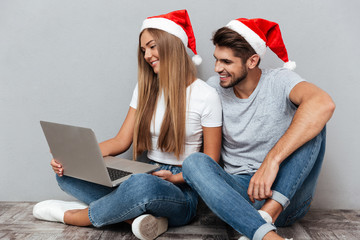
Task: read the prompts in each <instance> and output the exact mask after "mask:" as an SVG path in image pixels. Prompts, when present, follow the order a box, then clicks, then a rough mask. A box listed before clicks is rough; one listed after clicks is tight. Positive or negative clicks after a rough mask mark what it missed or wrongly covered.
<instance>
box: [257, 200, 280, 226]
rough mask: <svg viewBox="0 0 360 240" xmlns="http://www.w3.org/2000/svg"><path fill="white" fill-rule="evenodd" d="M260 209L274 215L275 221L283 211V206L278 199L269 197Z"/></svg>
mask: <svg viewBox="0 0 360 240" xmlns="http://www.w3.org/2000/svg"><path fill="white" fill-rule="evenodd" d="M260 210H262V211H265V212H267V213H268V214H269V215H270V216H271V217H272V220H273V222H275V221H276V219H277V218H278V217H279V215H280V213H281V212H282V210H283V207H282V205H281V204H280V203H278V202H277V201H275V200H273V199H268V200H266V202H265V204H264V205H263V206H262V208H261V209H260Z"/></svg>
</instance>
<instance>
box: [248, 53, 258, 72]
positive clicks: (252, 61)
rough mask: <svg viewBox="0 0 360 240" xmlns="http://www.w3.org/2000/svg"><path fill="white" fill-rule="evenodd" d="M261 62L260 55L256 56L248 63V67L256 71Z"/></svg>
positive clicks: (250, 58)
mask: <svg viewBox="0 0 360 240" xmlns="http://www.w3.org/2000/svg"><path fill="white" fill-rule="evenodd" d="M259 61H260V56H259V55H258V54H254V55H252V56H251V57H249V59H248V60H247V61H246V65H247V67H248V68H249V69H254V68H255V67H256V66H257V65H258V62H259Z"/></svg>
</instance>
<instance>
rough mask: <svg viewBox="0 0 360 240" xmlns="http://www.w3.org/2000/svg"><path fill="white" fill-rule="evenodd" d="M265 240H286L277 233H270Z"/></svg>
mask: <svg viewBox="0 0 360 240" xmlns="http://www.w3.org/2000/svg"><path fill="white" fill-rule="evenodd" d="M263 240H284V238H282V237H280V236H279V235H278V234H277V233H276V232H274V231H270V232H268V233H267V234H266V235H265V236H264V238H263Z"/></svg>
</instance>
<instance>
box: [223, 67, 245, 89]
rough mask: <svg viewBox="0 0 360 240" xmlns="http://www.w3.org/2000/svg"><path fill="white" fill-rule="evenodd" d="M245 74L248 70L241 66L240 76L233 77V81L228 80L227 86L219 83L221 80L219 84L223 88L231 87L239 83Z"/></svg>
mask: <svg viewBox="0 0 360 240" xmlns="http://www.w3.org/2000/svg"><path fill="white" fill-rule="evenodd" d="M247 75H248V72H247V70H246V68H243V70H242V72H241V75H240V77H238V78H237V79H235V81H232V82H230V83H229V85H227V86H223V85H221V82H220V85H221V86H222V87H223V88H232V87H234V86H236V85H237V84H238V83H240V82H241V81H242V80H244V79H245V78H246V77H247Z"/></svg>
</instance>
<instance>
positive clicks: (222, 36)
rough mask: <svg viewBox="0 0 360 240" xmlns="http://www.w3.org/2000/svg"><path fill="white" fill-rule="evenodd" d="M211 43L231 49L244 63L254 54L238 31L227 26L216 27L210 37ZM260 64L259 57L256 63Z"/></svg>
mask: <svg viewBox="0 0 360 240" xmlns="http://www.w3.org/2000/svg"><path fill="white" fill-rule="evenodd" d="M212 41H213V44H214V45H218V46H220V47H228V48H230V49H232V50H233V52H234V55H235V57H239V58H241V60H242V61H243V63H244V64H245V62H246V60H248V59H249V58H250V57H251V56H252V55H254V54H256V52H255V50H254V49H253V48H252V47H251V45H250V44H249V43H248V42H247V41H246V40H245V38H243V37H242V36H241V35H240V34H239V33H237V32H235V31H234V30H232V29H230V28H228V27H222V28H220V29H218V30H217V31H216V32H215V33H214V35H213V38H212ZM259 64H260V59H259V62H258V64H257V65H259Z"/></svg>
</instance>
